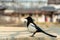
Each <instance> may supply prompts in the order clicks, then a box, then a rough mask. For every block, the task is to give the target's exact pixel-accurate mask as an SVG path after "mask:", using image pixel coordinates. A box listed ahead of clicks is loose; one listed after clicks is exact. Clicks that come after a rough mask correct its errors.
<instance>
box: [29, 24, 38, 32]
mask: <svg viewBox="0 0 60 40" xmlns="http://www.w3.org/2000/svg"><path fill="white" fill-rule="evenodd" d="M28 31H30V32H36V31H37V29H36V28H35V25H34V24H32V23H30V24H29V26H28Z"/></svg>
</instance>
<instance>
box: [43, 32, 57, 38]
mask: <svg viewBox="0 0 60 40" xmlns="http://www.w3.org/2000/svg"><path fill="white" fill-rule="evenodd" d="M42 32H43V33H44V34H46V35H48V36H51V37H57V36H55V35H51V34H48V33H46V32H44V31H42Z"/></svg>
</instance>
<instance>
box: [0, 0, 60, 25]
mask: <svg viewBox="0 0 60 40" xmlns="http://www.w3.org/2000/svg"><path fill="white" fill-rule="evenodd" d="M28 15H32V18H33V19H34V20H35V21H34V22H36V23H45V24H46V23H60V0H0V24H15V25H16V24H19V25H20V24H23V20H24V18H26V17H27V16H28Z"/></svg>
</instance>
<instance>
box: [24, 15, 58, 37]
mask: <svg viewBox="0 0 60 40" xmlns="http://www.w3.org/2000/svg"><path fill="white" fill-rule="evenodd" d="M25 19H27V21H26V22H27V28H28V30H29V32H32V33H33V35H31V37H33V36H34V35H35V34H36V33H37V32H42V33H44V34H46V35H48V36H51V37H57V36H54V35H51V34H48V33H46V32H45V31H43V30H42V29H41V28H40V27H38V26H37V25H36V24H35V23H34V20H33V19H32V18H31V16H29V17H27V18H25Z"/></svg>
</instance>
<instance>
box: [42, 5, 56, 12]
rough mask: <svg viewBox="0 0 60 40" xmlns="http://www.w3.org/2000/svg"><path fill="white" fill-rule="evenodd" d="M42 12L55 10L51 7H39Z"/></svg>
mask: <svg viewBox="0 0 60 40" xmlns="http://www.w3.org/2000/svg"><path fill="white" fill-rule="evenodd" d="M41 10H42V11H56V9H55V8H54V7H53V6H43V7H41Z"/></svg>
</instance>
